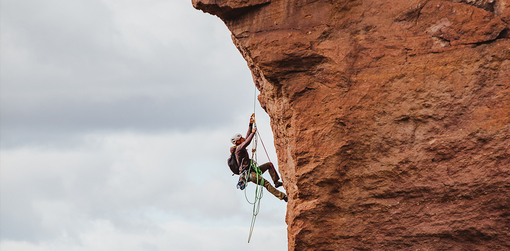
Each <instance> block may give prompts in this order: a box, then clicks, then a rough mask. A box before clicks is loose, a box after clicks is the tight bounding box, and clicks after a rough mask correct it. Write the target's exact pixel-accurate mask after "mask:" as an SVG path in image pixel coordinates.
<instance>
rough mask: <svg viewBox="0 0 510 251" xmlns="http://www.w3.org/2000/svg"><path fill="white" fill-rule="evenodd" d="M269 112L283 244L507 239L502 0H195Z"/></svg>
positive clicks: (508, 52) (509, 86) (494, 243)
mask: <svg viewBox="0 0 510 251" xmlns="http://www.w3.org/2000/svg"><path fill="white" fill-rule="evenodd" d="M192 3H193V5H194V6H195V8H198V9H200V10H203V11H204V12H208V13H210V14H213V15H217V16H219V17H220V18H222V20H223V21H224V22H225V24H226V25H227V26H228V28H229V29H230V31H231V32H232V39H233V41H234V43H235V45H236V46H237V48H238V49H239V51H240V52H241V54H242V55H243V56H244V58H245V59H246V61H247V63H248V66H249V67H250V69H251V71H252V74H253V79H254V82H255V84H256V86H257V87H258V89H259V90H260V92H261V94H260V96H259V101H260V103H261V104H262V106H263V107H264V109H265V110H266V111H267V113H268V114H269V115H270V117H271V126H272V128H273V132H274V137H275V144H276V147H277V153H278V157H279V167H280V172H281V173H282V178H283V180H284V183H285V189H286V190H287V192H288V194H289V203H288V210H287V217H286V222H287V224H288V242H289V250H299V251H301V250H510V35H509V28H510V25H509V24H510V0H452V1H440V0H393V1H383V0H335V1H331V0H193V1H192Z"/></svg>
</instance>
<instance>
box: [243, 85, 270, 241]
mask: <svg viewBox="0 0 510 251" xmlns="http://www.w3.org/2000/svg"><path fill="white" fill-rule="evenodd" d="M253 99H254V100H253V118H254V119H255V108H256V105H257V87H255V95H254V98H253ZM253 126H254V128H257V124H256V123H255V122H254V123H253ZM256 132H257V133H256V134H255V135H254V137H253V141H252V155H251V162H250V168H249V169H248V173H247V175H248V177H247V179H249V178H252V177H251V173H252V171H253V172H254V173H255V175H256V183H255V184H257V186H256V188H255V199H254V201H253V202H250V200H249V199H248V196H247V194H246V191H247V189H245V190H244V197H245V198H246V201H248V203H250V204H251V205H253V209H252V213H253V214H252V217H251V225H250V234H249V236H248V243H250V240H251V236H252V233H253V228H254V227H255V220H256V219H257V215H258V214H259V211H260V201H261V199H262V196H263V193H262V191H263V186H264V179H263V178H262V171H261V170H260V169H259V167H258V164H257V142H258V139H259V138H260V143H262V147H263V148H264V151H265V152H266V156H267V159H268V160H269V162H271V159H269V154H268V153H267V150H266V147H265V146H264V142H263V141H262V138H261V137H260V134H259V131H258V130H257V131H256ZM259 180H260V184H259Z"/></svg>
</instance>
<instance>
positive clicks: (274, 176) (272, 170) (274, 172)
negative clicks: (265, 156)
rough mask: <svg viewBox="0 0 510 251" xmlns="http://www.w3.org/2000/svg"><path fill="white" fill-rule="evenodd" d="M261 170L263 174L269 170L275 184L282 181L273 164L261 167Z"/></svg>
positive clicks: (268, 163) (269, 163)
mask: <svg viewBox="0 0 510 251" xmlns="http://www.w3.org/2000/svg"><path fill="white" fill-rule="evenodd" d="M259 169H260V171H262V173H264V172H266V170H269V175H271V179H273V181H274V182H276V181H278V180H280V176H278V173H277V172H276V170H275V168H274V166H273V164H272V163H271V162H267V163H265V164H262V165H260V166H259Z"/></svg>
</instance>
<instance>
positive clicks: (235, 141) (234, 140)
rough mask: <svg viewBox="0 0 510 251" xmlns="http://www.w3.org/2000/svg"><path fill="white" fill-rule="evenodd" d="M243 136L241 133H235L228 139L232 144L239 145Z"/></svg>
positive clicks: (242, 140)
mask: <svg viewBox="0 0 510 251" xmlns="http://www.w3.org/2000/svg"><path fill="white" fill-rule="evenodd" d="M244 140H245V139H244V138H243V135H241V134H240V133H236V134H235V135H234V136H232V138H231V139H230V142H232V144H234V145H239V144H241V143H243V142H244Z"/></svg>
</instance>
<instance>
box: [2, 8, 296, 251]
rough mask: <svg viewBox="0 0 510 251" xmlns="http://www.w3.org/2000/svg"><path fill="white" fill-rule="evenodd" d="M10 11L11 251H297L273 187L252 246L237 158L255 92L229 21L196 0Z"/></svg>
mask: <svg viewBox="0 0 510 251" xmlns="http://www.w3.org/2000/svg"><path fill="white" fill-rule="evenodd" d="M0 4H1V6H0V11H1V13H0V33H1V34H0V38H1V43H0V46H1V48H0V49H1V51H0V84H1V85H0V102H1V103H0V116H1V117H0V123H1V124H0V143H1V145H0V168H1V169H0V179H1V180H0V210H1V211H0V250H2V251H16V250H22V251H33V250H37V251H40V250H44V251H46V250H48V251H50V250H51V251H68V250H80V251H81V250H94V251H102V250H104V251H115V250H122V251H129V250H144V251H145V250H172V251H181V250H183V251H184V250H185V251H198V250H200V251H202V250H208V251H215V250H286V249H287V236H286V227H287V226H286V224H285V210H286V203H284V202H282V201H279V200H278V199H276V198H274V197H273V196H272V195H271V194H269V193H268V192H265V193H264V197H263V199H262V203H261V210H260V211H261V212H260V214H259V216H258V218H257V222H256V225H255V230H254V233H253V237H252V240H251V243H249V244H248V243H247V239H248V234H249V227H250V221H251V206H250V205H249V204H248V203H247V202H246V199H245V195H244V193H243V192H241V191H240V190H237V189H236V188H235V185H236V183H237V178H236V177H232V176H231V172H230V170H229V168H228V167H227V165H226V159H227V158H228V156H229V152H228V149H229V147H230V145H231V144H230V142H229V139H230V137H231V136H232V135H233V134H234V133H236V132H240V133H243V134H244V133H245V132H246V130H247V125H248V121H249V117H250V115H251V113H252V112H253V102H254V100H253V98H254V91H255V90H254V85H253V81H252V79H251V74H250V72H249V70H248V67H247V65H246V62H245V61H244V59H243V58H242V57H241V55H240V53H239V52H238V51H237V49H236V48H235V46H234V45H233V43H232V41H231V39H230V32H229V31H228V30H227V28H226V27H225V25H224V24H223V23H222V22H221V20H220V19H218V18H217V17H214V16H210V15H208V14H204V13H202V12H200V11H197V10H195V9H193V7H192V5H191V2H190V1H188V0H143V1H142V0H65V1H62V0H45V1H40V0H1V1H0ZM256 113H257V122H258V125H259V130H260V133H261V135H262V137H263V140H264V143H265V145H266V147H267V148H268V150H269V152H270V158H271V160H273V162H277V161H276V154H275V152H274V147H273V139H272V133H271V130H270V128H269V118H268V117H267V115H266V114H265V113H264V112H263V111H262V109H260V107H257V110H256ZM259 145H260V144H259ZM265 161H267V157H265V154H263V152H262V151H261V152H260V153H259V162H265ZM266 178H269V175H266ZM253 189H254V186H251V187H249V189H248V193H247V195H248V197H249V198H250V199H252V197H253V195H254V190H253ZM280 189H281V188H280Z"/></svg>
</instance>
